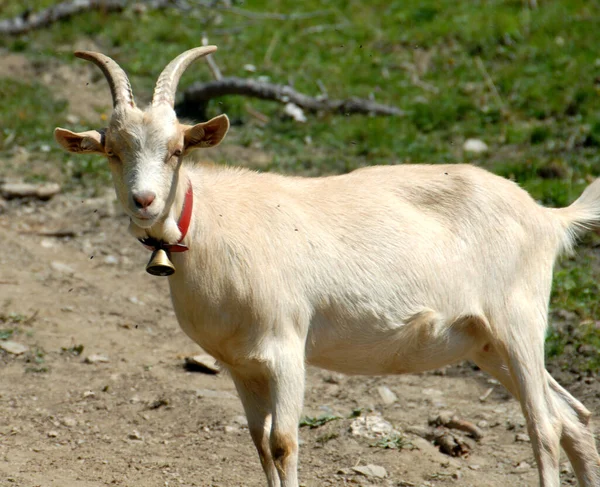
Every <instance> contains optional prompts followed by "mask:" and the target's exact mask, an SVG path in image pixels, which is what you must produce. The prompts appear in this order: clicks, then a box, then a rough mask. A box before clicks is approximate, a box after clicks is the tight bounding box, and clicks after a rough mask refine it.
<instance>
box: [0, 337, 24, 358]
mask: <svg viewBox="0 0 600 487" xmlns="http://www.w3.org/2000/svg"><path fill="white" fill-rule="evenodd" d="M0 348H1V349H2V350H4V351H5V352H7V353H10V354H12V355H21V354H23V353H25V352H26V351H27V350H29V347H27V346H26V345H22V344H21V343H17V342H13V341H11V340H5V341H0Z"/></svg>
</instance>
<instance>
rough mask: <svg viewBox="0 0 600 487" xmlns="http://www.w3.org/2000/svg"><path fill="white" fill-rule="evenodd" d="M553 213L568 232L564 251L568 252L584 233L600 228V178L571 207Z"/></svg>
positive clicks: (558, 209) (555, 210)
mask: <svg viewBox="0 0 600 487" xmlns="http://www.w3.org/2000/svg"><path fill="white" fill-rule="evenodd" d="M552 211H553V212H554V214H555V215H556V216H557V217H558V219H559V220H560V222H561V224H562V227H563V228H564V230H565V231H566V235H565V242H564V243H563V249H564V250H565V251H567V252H568V251H570V250H571V248H572V246H573V245H574V243H575V241H576V240H577V237H579V236H580V235H581V234H582V233H584V232H586V231H588V230H591V229H593V228H600V178H599V179H596V180H595V181H594V182H593V183H592V184H590V185H589V186H588V187H587V188H585V191H584V192H583V193H582V194H581V196H580V197H579V198H577V199H576V200H575V201H574V202H573V203H572V204H571V205H570V206H567V207H566V208H557V209H553V210H552Z"/></svg>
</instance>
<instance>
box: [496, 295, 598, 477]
mask: <svg viewBox="0 0 600 487" xmlns="http://www.w3.org/2000/svg"><path fill="white" fill-rule="evenodd" d="M534 303H535V300H533V299H531V300H527V299H524V298H522V299H519V300H515V301H514V304H513V306H512V307H511V308H509V309H508V314H507V316H506V317H505V318H504V319H505V320H506V321H503V322H499V323H496V325H497V327H499V328H500V329H501V330H503V333H502V336H500V337H498V339H497V340H496V346H497V347H498V353H499V355H500V356H501V357H505V361H506V364H507V366H508V371H509V373H510V377H511V379H512V383H513V384H514V391H513V393H514V394H515V395H516V397H517V398H518V399H519V401H520V403H521V408H522V410H523V414H524V415H525V419H526V421H527V430H528V432H529V438H530V440H531V446H532V448H533V453H534V455H535V459H536V462H537V466H538V471H539V476H540V486H541V487H559V486H560V475H559V456H560V440H561V435H562V423H563V420H562V417H561V409H560V408H559V407H558V405H557V404H556V400H555V397H556V396H555V393H554V392H553V391H552V388H551V386H550V384H549V382H548V379H547V373H546V369H545V366H544V334H545V331H546V316H545V312H543V308H542V309H536V308H535V304H534ZM544 311H545V310H544ZM584 485H586V484H584ZM589 487H591V486H589ZM595 487H598V486H595Z"/></svg>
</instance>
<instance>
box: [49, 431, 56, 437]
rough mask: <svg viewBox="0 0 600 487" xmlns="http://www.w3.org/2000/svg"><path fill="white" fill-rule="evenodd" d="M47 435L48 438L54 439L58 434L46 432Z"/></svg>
mask: <svg viewBox="0 0 600 487" xmlns="http://www.w3.org/2000/svg"><path fill="white" fill-rule="evenodd" d="M47 435H48V438H56V437H57V436H58V432H57V431H48V433H47Z"/></svg>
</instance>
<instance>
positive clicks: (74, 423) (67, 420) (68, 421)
mask: <svg viewBox="0 0 600 487" xmlns="http://www.w3.org/2000/svg"><path fill="white" fill-rule="evenodd" d="M61 423H62V424H64V425H65V426H67V427H69V428H72V427H74V426H77V420H76V419H75V418H71V417H68V416H67V417H64V418H62V420H61Z"/></svg>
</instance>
